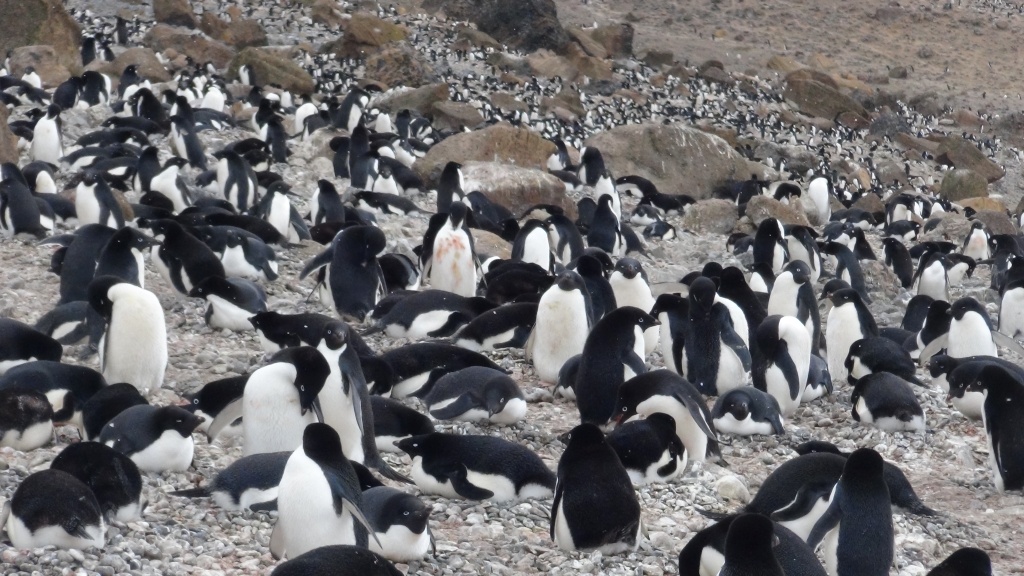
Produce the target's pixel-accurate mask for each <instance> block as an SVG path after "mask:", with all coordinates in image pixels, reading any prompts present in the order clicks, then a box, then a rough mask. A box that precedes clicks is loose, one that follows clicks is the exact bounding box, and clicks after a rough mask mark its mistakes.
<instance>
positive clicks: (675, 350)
mask: <svg viewBox="0 0 1024 576" xmlns="http://www.w3.org/2000/svg"><path fill="white" fill-rule="evenodd" d="M685 349H686V337H685V336H683V335H682V334H678V335H676V334H673V335H672V366H673V367H674V368H675V369H676V374H682V373H683V351H684V350H685Z"/></svg>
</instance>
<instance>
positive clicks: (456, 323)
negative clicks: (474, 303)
mask: <svg viewBox="0 0 1024 576" xmlns="http://www.w3.org/2000/svg"><path fill="white" fill-rule="evenodd" d="M470 320H472V318H470V317H469V316H467V315H466V314H463V313H462V312H452V313H451V314H449V315H448V320H447V321H445V323H444V325H443V326H441V327H440V328H438V329H437V330H434V331H433V332H427V336H430V337H431V338H444V337H446V336H452V335H454V334H455V332H456V331H457V330H458V329H459V328H461V327H462V326H464V325H466V324H468V323H469V321H470Z"/></svg>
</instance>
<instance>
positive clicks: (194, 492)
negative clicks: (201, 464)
mask: <svg viewBox="0 0 1024 576" xmlns="http://www.w3.org/2000/svg"><path fill="white" fill-rule="evenodd" d="M170 494H171V496H178V497H180V498H206V497H208V496H209V495H210V489H209V488H207V487H206V486H201V487H199V488H188V489H185V490H174V491H173V492H171V493H170Z"/></svg>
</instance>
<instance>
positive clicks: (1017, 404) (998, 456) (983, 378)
mask: <svg viewBox="0 0 1024 576" xmlns="http://www.w3.org/2000/svg"><path fill="white" fill-rule="evenodd" d="M955 375H956V371H954V376H953V377H951V378H950V379H949V394H950V396H952V397H954V398H960V397H963V395H964V394H965V393H966V392H968V391H971V392H979V391H980V392H981V393H982V394H984V396H985V402H984V404H983V405H982V421H983V422H984V423H985V432H986V434H985V435H986V438H987V440H988V454H989V458H988V460H989V465H990V466H991V468H992V479H993V482H994V483H995V485H996V489H997V490H999V491H1000V492H1002V491H1005V490H1021V489H1024V427H1022V426H1021V422H1024V377H1021V375H1020V374H1017V373H1014V372H1013V371H1011V370H1008V369H1007V368H1005V367H1003V366H999V365H996V364H991V365H987V366H985V367H984V368H982V370H981V371H980V372H978V374H977V375H976V377H975V378H974V380H973V381H970V380H967V379H964V378H957V377H955Z"/></svg>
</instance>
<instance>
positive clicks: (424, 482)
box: [409, 456, 462, 499]
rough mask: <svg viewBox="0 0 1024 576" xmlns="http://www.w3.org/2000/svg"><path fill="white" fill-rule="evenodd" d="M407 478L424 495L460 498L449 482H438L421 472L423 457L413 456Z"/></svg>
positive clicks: (431, 476)
mask: <svg viewBox="0 0 1024 576" xmlns="http://www.w3.org/2000/svg"><path fill="white" fill-rule="evenodd" d="M409 477H410V478H412V481H413V482H415V483H416V486H417V487H418V488H419V489H420V490H422V491H423V492H424V493H425V494H436V495H438V496H444V497H445V498H456V499H461V498H462V496H460V495H459V493H458V492H456V491H455V488H454V487H452V481H451V480H445V481H444V482H438V481H437V478H435V477H434V476H433V475H431V474H428V473H427V472H426V471H424V470H423V457H422V456H414V457H413V459H412V467H411V468H410V469H409Z"/></svg>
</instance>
